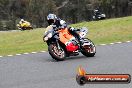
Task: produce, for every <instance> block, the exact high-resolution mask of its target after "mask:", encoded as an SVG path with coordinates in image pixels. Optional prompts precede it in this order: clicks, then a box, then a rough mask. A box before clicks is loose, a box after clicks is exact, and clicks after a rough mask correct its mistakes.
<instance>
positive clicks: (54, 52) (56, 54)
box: [48, 44, 66, 61]
mask: <svg viewBox="0 0 132 88" xmlns="http://www.w3.org/2000/svg"><path fill="white" fill-rule="evenodd" d="M60 48H61V49H58V47H57V46H56V44H50V45H49V46H48V51H49V54H50V55H51V57H52V58H53V59H55V60H56V61H63V60H64V59H65V57H66V52H65V51H64V49H63V48H62V47H60Z"/></svg>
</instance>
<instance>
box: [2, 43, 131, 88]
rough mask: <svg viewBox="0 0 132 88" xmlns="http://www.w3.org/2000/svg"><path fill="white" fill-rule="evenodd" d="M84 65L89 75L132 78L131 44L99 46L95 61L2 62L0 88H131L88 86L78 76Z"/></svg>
mask: <svg viewBox="0 0 132 88" xmlns="http://www.w3.org/2000/svg"><path fill="white" fill-rule="evenodd" d="M79 65H82V67H83V68H85V69H86V71H87V72H88V73H94V74H95V73H101V74H110V73H115V74H121V73H122V74H130V75H132V42H130V43H122V44H114V45H106V46H97V53H96V56H95V57H92V58H86V57H84V56H83V55H80V56H78V57H71V58H68V59H66V60H65V61H61V62H56V61H54V60H52V58H51V57H50V56H49V54H48V53H37V54H29V55H21V56H13V57H1V58H0V88H132V83H130V84H86V85H84V86H79V85H78V84H77V83H76V80H75V76H76V73H77V68H78V66H79Z"/></svg>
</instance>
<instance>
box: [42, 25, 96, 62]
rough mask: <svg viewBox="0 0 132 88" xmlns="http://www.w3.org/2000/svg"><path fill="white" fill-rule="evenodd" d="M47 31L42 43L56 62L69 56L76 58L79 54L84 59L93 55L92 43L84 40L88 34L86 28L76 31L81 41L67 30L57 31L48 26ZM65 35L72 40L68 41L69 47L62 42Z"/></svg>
mask: <svg viewBox="0 0 132 88" xmlns="http://www.w3.org/2000/svg"><path fill="white" fill-rule="evenodd" d="M47 29H48V31H46V32H45V34H44V36H43V41H44V42H46V43H47V45H48V51H49V54H50V55H51V57H52V58H53V59H55V60H56V61H63V60H65V58H66V57H70V56H77V55H79V52H81V53H82V54H83V55H84V56H86V57H93V56H94V55H95V53H96V47H95V45H94V43H93V42H92V41H91V40H90V39H88V38H85V36H86V35H87V33H88V29H87V28H85V27H83V28H81V29H80V30H77V31H76V33H77V34H78V36H79V37H80V38H81V40H79V38H78V37H77V35H75V34H72V33H70V32H69V31H68V29H67V28H64V29H61V30H58V29H53V27H52V26H50V27H48V28H47ZM61 33H62V35H61ZM63 33H64V34H63ZM65 35H68V36H72V39H71V40H70V39H69V40H70V42H68V43H69V45H66V44H64V43H63V42H62V41H64V37H66V36H65ZM61 37H63V38H61Z"/></svg>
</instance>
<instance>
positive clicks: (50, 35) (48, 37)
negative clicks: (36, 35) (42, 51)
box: [44, 33, 52, 41]
mask: <svg viewBox="0 0 132 88" xmlns="http://www.w3.org/2000/svg"><path fill="white" fill-rule="evenodd" d="M51 37H52V33H49V34H48V35H47V36H46V37H45V38H44V40H45V41H47V40H48V39H50V38H51Z"/></svg>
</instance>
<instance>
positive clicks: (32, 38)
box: [0, 16, 132, 55]
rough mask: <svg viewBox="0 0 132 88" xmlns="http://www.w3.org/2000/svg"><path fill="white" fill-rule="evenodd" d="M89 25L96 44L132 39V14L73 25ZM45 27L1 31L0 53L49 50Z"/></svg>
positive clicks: (90, 34)
mask: <svg viewBox="0 0 132 88" xmlns="http://www.w3.org/2000/svg"><path fill="white" fill-rule="evenodd" d="M71 26H73V27H76V28H81V27H84V26H85V27H88V28H89V34H88V37H89V38H90V39H91V40H92V41H93V42H94V43H95V44H96V45H98V44H102V43H105V44H108V43H111V42H118V41H127V40H132V16H131V17H124V18H117V19H109V20H102V21H93V22H82V23H78V24H73V25H71ZM44 31H45V29H44V28H39V29H36V30H31V31H18V32H0V55H9V54H16V53H25V52H33V51H42V50H47V45H46V44H45V43H43V40H42V37H43V33H44Z"/></svg>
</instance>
